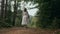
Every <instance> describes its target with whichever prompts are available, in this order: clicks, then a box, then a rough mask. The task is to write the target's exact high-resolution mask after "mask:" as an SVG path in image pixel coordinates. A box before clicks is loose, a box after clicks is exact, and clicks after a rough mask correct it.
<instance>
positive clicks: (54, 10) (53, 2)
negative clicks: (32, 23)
mask: <svg viewBox="0 0 60 34" xmlns="http://www.w3.org/2000/svg"><path fill="white" fill-rule="evenodd" d="M59 1H60V0H39V1H38V3H39V6H40V8H39V9H40V10H39V12H37V15H38V18H39V20H38V23H37V26H38V27H42V28H52V29H56V28H60V23H59V20H60V10H59V9H60V5H59V3H60V2H59Z"/></svg>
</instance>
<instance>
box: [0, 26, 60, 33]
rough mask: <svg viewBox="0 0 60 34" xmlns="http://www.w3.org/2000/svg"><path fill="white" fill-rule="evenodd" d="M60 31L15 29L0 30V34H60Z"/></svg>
mask: <svg viewBox="0 0 60 34" xmlns="http://www.w3.org/2000/svg"><path fill="white" fill-rule="evenodd" d="M59 32H60V30H44V29H39V28H25V27H13V28H3V29H0V34H59Z"/></svg>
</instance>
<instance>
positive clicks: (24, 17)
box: [22, 8, 29, 27]
mask: <svg viewBox="0 0 60 34" xmlns="http://www.w3.org/2000/svg"><path fill="white" fill-rule="evenodd" d="M28 23H29V14H28V12H27V9H26V8H24V10H23V12H22V26H23V27H27V25H28Z"/></svg>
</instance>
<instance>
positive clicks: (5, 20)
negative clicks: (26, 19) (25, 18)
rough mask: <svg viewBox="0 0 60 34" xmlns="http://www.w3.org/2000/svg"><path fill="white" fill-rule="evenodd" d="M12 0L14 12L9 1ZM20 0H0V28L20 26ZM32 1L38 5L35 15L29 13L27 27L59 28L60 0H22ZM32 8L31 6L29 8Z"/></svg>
mask: <svg viewBox="0 0 60 34" xmlns="http://www.w3.org/2000/svg"><path fill="white" fill-rule="evenodd" d="M12 1H14V5H13V8H14V12H12V10H11V7H12V5H11V2H12ZM21 1H22V0H1V1H0V3H1V5H0V7H1V9H0V28H1V27H14V26H17V27H18V26H19V27H21V21H22V11H21V10H18V7H19V2H21ZM24 1H26V2H28V1H31V2H32V1H33V2H34V4H35V3H38V4H39V5H38V6H37V7H34V8H39V11H37V13H36V15H35V16H31V15H30V24H29V25H28V26H29V27H40V28H49V29H59V28H60V0H24ZM19 8H20V7H19ZM31 9H33V8H31Z"/></svg>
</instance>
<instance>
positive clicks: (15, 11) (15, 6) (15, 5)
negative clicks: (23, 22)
mask: <svg viewBox="0 0 60 34" xmlns="http://www.w3.org/2000/svg"><path fill="white" fill-rule="evenodd" d="M14 2H15V4H14V13H13V26H15V20H16V14H17V4H16V0H15V1H14Z"/></svg>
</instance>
